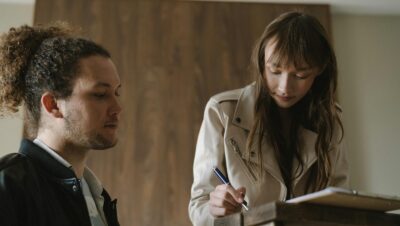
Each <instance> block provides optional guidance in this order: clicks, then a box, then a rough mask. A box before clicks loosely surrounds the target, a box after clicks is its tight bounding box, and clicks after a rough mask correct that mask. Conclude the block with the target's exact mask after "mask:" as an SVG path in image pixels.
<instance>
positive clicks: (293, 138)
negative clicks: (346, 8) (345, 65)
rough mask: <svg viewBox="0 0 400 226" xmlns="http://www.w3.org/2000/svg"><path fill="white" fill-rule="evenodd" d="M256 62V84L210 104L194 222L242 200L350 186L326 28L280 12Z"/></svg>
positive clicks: (198, 163) (198, 161)
mask: <svg viewBox="0 0 400 226" xmlns="http://www.w3.org/2000/svg"><path fill="white" fill-rule="evenodd" d="M253 65H254V68H255V69H256V70H255V72H256V73H255V74H256V81H255V83H253V84H250V85H248V86H246V87H244V88H242V89H238V90H233V91H227V92H224V93H221V94H218V95H216V96H214V97H212V98H211V99H210V100H209V102H208V103H207V106H206V109H205V114H204V120H203V123H202V126H201V129H200V133H199V137H198V142H197V147H196V155H195V160H194V166H193V170H194V182H193V185H192V191H191V200H190V205H189V212H190V218H191V220H192V222H193V224H194V225H212V222H213V218H214V217H221V216H225V215H229V214H232V213H235V212H238V211H240V210H241V208H242V207H241V203H242V202H244V201H246V202H247V204H248V206H249V207H250V208H251V207H254V206H258V205H261V204H264V203H267V202H271V201H276V200H280V201H284V200H287V199H290V198H293V197H296V196H300V195H303V194H306V193H310V192H314V191H317V190H321V189H323V188H325V187H327V186H339V187H345V186H347V185H348V167H347V160H346V155H345V151H344V148H343V127H342V123H341V120H340V117H339V114H340V112H341V109H340V107H339V106H338V105H337V104H336V102H335V96H336V94H335V93H336V83H337V66H336V58H335V54H334V51H333V49H332V46H331V45H330V43H329V41H328V38H327V34H326V31H325V30H324V28H323V27H322V25H321V24H320V23H319V22H318V20H317V19H315V18H314V17H312V16H309V15H306V14H303V13H300V12H289V13H285V14H282V15H280V16H279V17H278V18H276V19H275V20H274V21H272V22H271V23H270V24H269V25H268V26H267V27H266V29H265V31H264V33H263V34H262V36H261V37H260V39H259V41H258V43H257V45H256V47H255V49H254V52H253ZM213 167H218V168H219V169H220V170H221V171H222V172H223V173H224V174H225V175H226V176H227V177H228V178H229V180H230V183H231V185H221V182H220V181H219V180H218V178H217V177H216V176H215V175H214V174H213V172H212V168H213Z"/></svg>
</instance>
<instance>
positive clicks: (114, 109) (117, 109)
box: [110, 97, 122, 115]
mask: <svg viewBox="0 0 400 226" xmlns="http://www.w3.org/2000/svg"><path fill="white" fill-rule="evenodd" d="M121 112H122V107H121V104H120V101H119V100H118V99H117V97H114V100H113V104H112V106H111V108H110V114H111V115H119V114H120V113H121Z"/></svg>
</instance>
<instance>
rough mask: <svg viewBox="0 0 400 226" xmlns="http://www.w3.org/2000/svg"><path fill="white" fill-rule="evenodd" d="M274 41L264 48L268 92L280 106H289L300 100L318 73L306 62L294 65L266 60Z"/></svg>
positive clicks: (271, 52)
mask: <svg viewBox="0 0 400 226" xmlns="http://www.w3.org/2000/svg"><path fill="white" fill-rule="evenodd" d="M275 43H276V42H274V41H273V40H271V41H269V42H268V44H267V46H266V48H265V71H264V78H265V80H266V83H267V86H268V90H269V94H270V95H271V97H272V98H273V99H274V100H275V102H276V104H277V105H278V106H279V107H281V108H290V107H292V106H293V105H295V104H296V103H297V102H298V101H300V100H301V99H302V98H303V97H304V96H305V95H306V94H307V92H308V91H309V90H310V88H311V86H312V84H313V82H314V79H315V78H316V77H317V75H318V74H319V69H318V68H315V67H314V68H311V67H309V66H308V65H307V64H306V63H304V64H301V65H300V66H299V67H297V68H296V67H295V66H294V63H293V64H290V65H279V64H277V63H275V62H271V61H268V60H269V59H272V58H271V55H272V54H273V53H274V49H275Z"/></svg>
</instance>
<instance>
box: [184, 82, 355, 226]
mask: <svg viewBox="0 0 400 226" xmlns="http://www.w3.org/2000/svg"><path fill="white" fill-rule="evenodd" d="M255 94H256V89H255V84H254V83H253V84H251V85H248V86H246V87H244V88H243V89H237V90H233V91H227V92H224V93H221V94H218V95H216V96H214V97H212V98H211V99H210V100H209V102H208V103H207V106H206V108H205V113H204V119H203V123H202V125H201V129H200V132H199V136H198V140H197V146H196V154H195V159H194V164H193V172H194V181H193V185H192V190H191V199H190V203H189V215H190V219H191V221H192V223H193V224H194V225H195V226H200V225H201V226H206V225H213V217H212V216H211V215H210V213H209V210H208V200H209V193H210V192H211V191H213V190H214V188H215V187H216V186H217V185H219V184H221V182H220V181H219V180H218V179H217V178H216V176H215V175H214V174H213V171H212V167H213V166H217V167H218V168H219V169H220V170H221V171H222V172H223V173H224V174H225V175H227V176H228V178H229V180H230V182H231V184H232V186H233V187H235V188H237V187H240V186H244V187H245V188H246V190H247V191H246V197H245V200H246V201H247V203H248V205H249V207H250V208H251V207H254V206H258V205H261V204H265V203H268V202H271V201H276V200H281V201H283V200H285V199H286V187H285V184H284V182H283V179H282V176H281V173H280V170H279V167H278V165H277V163H276V161H275V158H274V154H273V150H272V148H271V147H270V146H268V145H267V144H266V143H264V144H263V147H264V149H263V167H264V169H265V173H264V174H263V176H262V177H261V178H257V177H255V176H254V174H256V173H257V169H258V167H257V165H258V163H257V162H258V161H257V159H258V156H256V155H255V154H250V156H249V158H250V163H248V162H245V161H244V160H243V159H247V152H246V151H245V150H246V139H247V137H248V134H249V131H250V128H251V127H252V123H253V115H254V114H253V112H254V109H253V108H254V103H255ZM238 119H239V120H238ZM301 136H303V140H304V144H303V149H302V150H301V151H302V158H303V160H304V163H305V169H306V170H304V171H303V173H302V175H300V176H299V177H298V178H297V179H296V180H295V181H294V196H299V195H302V194H303V192H304V186H305V181H306V179H307V176H308V174H309V170H308V169H309V167H310V166H311V165H312V164H313V163H314V162H315V161H316V155H315V149H314V144H315V141H316V137H317V134H316V133H314V132H312V131H310V130H306V129H302V130H301ZM336 137H339V136H336ZM339 138H340V137H339ZM339 138H337V139H336V140H337V142H336V143H334V144H332V145H331V148H330V150H329V155H330V158H331V161H332V164H333V175H332V179H331V181H330V183H329V186H337V187H347V186H348V165H347V158H346V153H345V148H344V146H343V140H342V142H339ZM250 153H251V151H250ZM254 153H255V152H254ZM297 165H298V162H296V161H295V162H294V167H293V168H294V169H296V168H297V167H296V166H297Z"/></svg>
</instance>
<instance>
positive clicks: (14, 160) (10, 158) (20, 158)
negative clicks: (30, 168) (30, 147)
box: [0, 153, 26, 171]
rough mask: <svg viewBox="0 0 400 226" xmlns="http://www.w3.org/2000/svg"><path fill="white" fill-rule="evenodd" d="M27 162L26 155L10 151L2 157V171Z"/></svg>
mask: <svg viewBox="0 0 400 226" xmlns="http://www.w3.org/2000/svg"><path fill="white" fill-rule="evenodd" d="M25 162H26V157H25V156H24V155H22V154H20V153H10V154H7V155H5V156H3V157H1V158H0V171H3V170H9V169H12V168H15V167H18V166H19V165H21V164H24V163H25Z"/></svg>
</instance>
